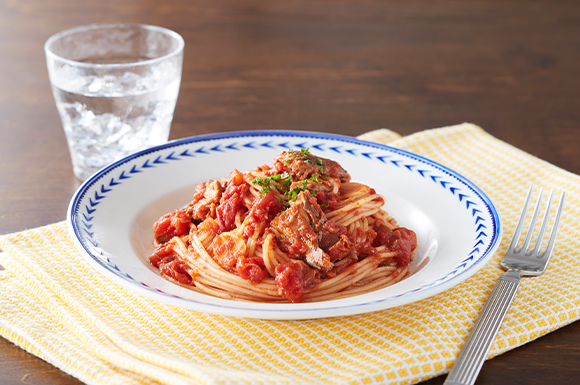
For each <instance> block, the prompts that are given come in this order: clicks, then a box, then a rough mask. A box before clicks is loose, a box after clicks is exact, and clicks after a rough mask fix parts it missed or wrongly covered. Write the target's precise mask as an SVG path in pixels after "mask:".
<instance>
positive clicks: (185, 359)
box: [0, 124, 580, 385]
mask: <svg viewBox="0 0 580 385" xmlns="http://www.w3.org/2000/svg"><path fill="white" fill-rule="evenodd" d="M361 138H363V139H366V140H371V141H376V142H381V143H387V142H388V143H389V144H390V145H392V146H394V147H398V148H402V149H405V150H408V151H411V152H414V153H417V154H420V155H423V156H425V157H427V158H430V159H432V160H434V161H436V162H439V163H441V164H443V165H445V166H448V167H450V168H451V169H454V170H456V171H457V172H459V173H460V174H462V175H464V176H465V177H467V178H468V179H470V180H471V181H472V182H474V183H475V184H477V185H478V186H479V187H480V188H481V189H482V190H483V191H484V192H485V193H486V194H487V195H488V196H489V197H490V198H491V200H492V201H493V203H494V204H495V205H496V207H497V209H498V211H499V213H500V216H501V221H502V224H503V226H504V239H503V240H502V243H501V246H500V248H499V250H498V252H497V253H496V255H495V256H494V258H493V259H492V260H491V261H490V262H489V263H488V264H487V265H486V266H485V267H484V268H483V269H482V270H481V271H480V272H479V273H477V274H475V275H474V276H473V277H471V278H470V279H468V280H467V281H465V282H464V283H462V284H460V285H458V286H456V287H454V288H452V289H450V290H448V291H446V292H444V293H441V294H439V295H437V296H434V297H431V298H427V299H425V300H422V301H419V302H416V303H413V304H409V305H405V306H400V307H397V308H393V309H389V310H384V311H378V312H374V313H369V314H362V315H357V316H348V317H337V318H330V319H321V320H307V321H263V320H250V319H239V318H230V317H224V316H215V315H209V314H203V313H197V312H194V311H190V310H184V309H180V308H176V307H172V306H169V305H164V304H160V303H157V302H155V301H153V300H150V299H147V298H144V297H141V296H139V295H137V294H134V293H132V292H130V291H127V290H125V289H124V288H122V287H120V286H119V285H117V284H115V283H113V282H112V281H110V280H109V279H107V278H105V277H103V276H101V275H100V274H98V273H96V272H95V271H94V270H93V269H92V268H91V267H90V266H88V265H87V264H86V263H85V262H84V260H83V259H82V258H81V256H80V255H79V254H78V253H77V251H76V249H75V247H74V246H73V244H72V242H71V241H70V239H69V236H68V233H67V229H66V224H65V223H63V222H61V223H56V224H52V225H50V226H46V227H42V228H37V229H32V230H28V231H24V232H20V233H16V234H10V235H5V236H1V237H0V248H2V249H3V250H4V251H5V252H4V253H0V264H1V265H3V266H4V267H5V270H0V293H1V295H0V333H1V334H2V335H3V336H4V337H5V338H7V339H9V340H10V341H13V342H14V343H15V344H17V345H19V346H21V347H22V348H24V349H26V350H27V351H29V352H31V353H32V354H35V355H37V356H39V357H41V358H43V359H44V360H46V361H48V362H50V363H52V364H53V365H55V366H57V367H59V368H60V369H62V370H64V371H65V372H68V373H70V374H72V375H73V376H75V377H77V378H79V379H80V380H81V381H84V382H86V383H88V384H99V385H103V384H157V383H163V384H216V385H218V384H322V383H324V384H337V385H338V384H344V385H346V384H349V385H350V384H411V383H416V382H420V381H422V380H426V379H428V378H431V377H434V376H437V375H440V374H442V373H445V372H446V371H448V369H449V368H450V367H451V366H452V364H453V360H454V358H455V357H456V356H457V354H458V352H459V349H460V347H461V346H462V344H463V342H464V341H465V339H466V337H467V334H468V331H469V330H470V329H471V327H472V326H473V324H474V321H475V319H476V317H477V315H478V314H479V312H480V310H481V308H482V305H483V303H484V302H485V300H486V298H487V296H488V295H489V293H490V292H491V289H492V288H493V286H494V284H495V282H496V280H497V278H498V277H499V275H500V274H501V273H502V271H501V269H500V268H499V261H500V259H501V256H502V255H503V252H505V250H506V248H507V245H508V243H509V240H510V239H511V236H512V235H513V231H514V227H515V223H516V222H517V218H518V216H519V212H520V210H521V207H522V204H523V200H524V198H525V195H526V191H527V187H528V186H529V185H532V184H533V185H535V186H545V187H548V188H555V189H556V190H557V191H561V190H566V192H567V200H566V206H565V209H564V213H563V217H562V221H561V223H560V233H559V236H558V242H557V244H556V249H555V254H554V256H553V259H552V262H551V264H550V267H549V269H548V271H547V272H546V273H544V274H543V275H541V276H539V277H535V278H524V279H523V281H522V284H521V286H520V290H519V292H518V294H517V297H516V299H515V301H514V303H513V306H512V308H511V310H510V311H509V313H508V315H507V317H506V320H505V322H504V324H503V326H502V328H501V330H500V333H499V336H498V337H497V339H496V340H495V342H494V344H493V346H492V349H491V352H490V357H492V356H495V355H498V354H501V353H503V352H505V351H507V350H510V349H513V348H515V347H517V346H519V345H522V344H524V343H526V342H529V341H532V340H534V339H535V338H538V337H540V336H542V335H544V334H546V333H548V332H550V331H552V330H555V329H557V328H559V327H562V326H564V325H566V324H568V323H571V322H573V321H575V320H577V319H578V318H580V291H579V290H578V287H579V286H580V260H579V247H578V239H580V226H579V225H578V218H580V202H579V200H578V198H579V195H580V177H578V176H577V175H574V174H571V173H569V172H566V171H564V170H561V169H559V168H557V167H555V166H553V165H550V164H548V163H546V162H544V161H542V160H540V159H538V158H535V157H533V156H531V155H529V154H526V153H524V152H522V151H520V150H518V149H516V148H514V147H512V146H510V145H508V144H506V143H504V142H502V141H500V140H498V139H496V138H494V137H492V136H490V135H489V134H487V133H485V132H484V131H483V130H482V129H481V128H479V127H477V126H474V125H471V124H462V125H457V126H453V127H446V128H440V129H434V130H429V131H424V132H420V133H417V134H414V135H410V136H407V137H403V138H401V137H400V136H398V135H396V134H395V133H393V132H391V131H388V130H378V131H374V132H371V133H368V134H365V135H362V137H361Z"/></svg>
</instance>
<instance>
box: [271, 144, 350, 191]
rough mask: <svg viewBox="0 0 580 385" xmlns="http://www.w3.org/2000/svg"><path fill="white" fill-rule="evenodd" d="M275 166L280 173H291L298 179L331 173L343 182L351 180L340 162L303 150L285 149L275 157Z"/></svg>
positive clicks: (331, 175)
mask: <svg viewBox="0 0 580 385" xmlns="http://www.w3.org/2000/svg"><path fill="white" fill-rule="evenodd" d="M274 168H275V169H276V171H277V172H278V173H283V172H287V173H290V174H292V175H293V176H294V177H295V178H297V179H298V180H305V179H309V178H310V177H311V176H312V175H314V174H318V175H329V176H330V177H331V178H336V179H339V180H340V181H341V182H342V183H345V182H350V175H349V173H348V172H347V171H346V170H345V169H344V168H342V166H341V165H340V164H338V162H335V161H334V160H331V159H327V158H322V157H318V156H315V155H312V154H310V153H304V152H301V151H293V150H292V151H283V152H282V153H280V154H279V155H278V156H277V157H276V158H274Z"/></svg>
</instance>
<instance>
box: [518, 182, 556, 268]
mask: <svg viewBox="0 0 580 385" xmlns="http://www.w3.org/2000/svg"><path fill="white" fill-rule="evenodd" d="M553 193H554V190H550V196H549V197H548V204H547V205H546V211H545V212H544V218H543V219H542V225H541V226H540V232H539V234H538V238H536V244H535V245H534V248H533V249H532V250H530V251H529V252H528V249H527V248H526V249H524V252H525V254H526V255H530V254H533V253H534V252H536V256H537V257H539V256H540V246H542V239H543V238H544V234H545V233H546V227H547V226H548V217H549V216H550V207H551V206H552V195H553ZM531 230H532V228H530V231H531ZM542 255H543V254H542Z"/></svg>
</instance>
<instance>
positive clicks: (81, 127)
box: [44, 24, 184, 180]
mask: <svg viewBox="0 0 580 385" xmlns="http://www.w3.org/2000/svg"><path fill="white" fill-rule="evenodd" d="M183 47H184V42H183V38H182V37H181V36H180V35H178V34H177V33H175V32H173V31H170V30H168V29H165V28H161V27H156V26H150V25H142V24H93V25H88V26H82V27H77V28H72V29H68V30H65V31H62V32H60V33H57V34H56V35H54V36H52V37H51V38H49V39H48V40H47V42H46V44H45V46H44V50H45V54H46V61H47V66H48V73H49V77H50V83H51V87H52V92H53V94H54V99H55V101H56V107H57V109H58V112H59V115H60V118H61V121H62V125H63V127H64V131H65V134H66V138H67V142H68V146H69V150H70V155H71V159H72V164H73V170H74V173H75V175H76V176H77V177H78V178H79V179H80V180H86V179H87V178H88V177H89V176H90V175H92V174H93V173H95V172H97V171H98V170H100V169H101V168H102V167H104V166H106V165H107V164H109V163H111V162H113V161H116V160H118V159H121V158H123V157H125V156H127V155H129V154H131V153H134V152H136V151H139V150H142V149H145V148H148V147H151V146H155V145H159V144H163V143H165V142H167V140H168V137H169V129H170V126H171V121H172V119H173V111H174V110H175V104H176V102H177V96H178V93H179V85H180V82H181V70H182V62H183Z"/></svg>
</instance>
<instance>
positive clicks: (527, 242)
mask: <svg viewBox="0 0 580 385" xmlns="http://www.w3.org/2000/svg"><path fill="white" fill-rule="evenodd" d="M543 194H544V188H543V187H540V193H539V194H538V200H537V201H536V206H535V207H534V213H533V214H532V221H531V222H530V225H529V226H528V233H527V234H526V239H525V241H524V245H523V246H522V250H523V251H524V253H527V251H528V248H529V247H530V243H531V242H532V236H533V234H534V227H535V226H536V221H537V220H538V214H539V213H540V204H541V203H542V195H543Z"/></svg>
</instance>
